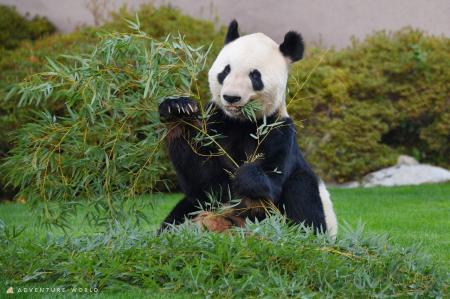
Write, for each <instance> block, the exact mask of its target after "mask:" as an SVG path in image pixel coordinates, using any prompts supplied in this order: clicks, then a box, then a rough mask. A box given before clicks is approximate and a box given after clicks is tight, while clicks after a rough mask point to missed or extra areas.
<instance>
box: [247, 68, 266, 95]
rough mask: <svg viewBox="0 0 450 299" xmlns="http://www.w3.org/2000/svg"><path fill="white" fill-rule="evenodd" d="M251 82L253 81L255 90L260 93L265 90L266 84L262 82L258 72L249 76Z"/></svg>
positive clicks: (253, 72)
mask: <svg viewBox="0 0 450 299" xmlns="http://www.w3.org/2000/svg"><path fill="white" fill-rule="evenodd" d="M249 77H250V80H251V81H252V86H253V90H255V91H260V90H263V88H264V83H263V82H262V78H261V73H260V72H259V71H258V70H253V71H251V72H250V74H249Z"/></svg>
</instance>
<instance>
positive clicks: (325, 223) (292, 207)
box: [279, 169, 337, 235]
mask: <svg viewBox="0 0 450 299" xmlns="http://www.w3.org/2000/svg"><path fill="white" fill-rule="evenodd" d="M279 208H280V210H281V211H282V212H284V213H285V214H286V216H287V217H288V218H289V219H290V220H292V221H293V222H295V223H302V222H304V224H305V225H307V226H311V227H314V228H315V229H317V230H323V231H325V230H326V231H328V232H329V233H330V235H335V234H336V230H337V225H336V217H335V215H334V211H333V206H332V204H331V200H330V197H329V194H328V192H327V191H326V188H325V186H324V185H323V183H322V182H319V181H318V180H317V178H316V177H315V175H314V174H312V173H311V172H309V171H303V170H302V169H299V170H297V171H295V172H294V173H293V174H292V175H291V176H290V177H289V178H288V180H287V181H286V183H285V184H284V186H283V192H282V196H281V200H280V202H279Z"/></svg>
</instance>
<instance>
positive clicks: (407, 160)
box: [397, 155, 419, 165]
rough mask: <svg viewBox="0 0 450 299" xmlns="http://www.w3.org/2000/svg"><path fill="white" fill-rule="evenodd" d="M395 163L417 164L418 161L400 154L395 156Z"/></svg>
mask: <svg viewBox="0 0 450 299" xmlns="http://www.w3.org/2000/svg"><path fill="white" fill-rule="evenodd" d="M397 165H419V162H418V161H417V160H416V159H414V158H413V157H411V156H407V155H400V156H398V158H397Z"/></svg>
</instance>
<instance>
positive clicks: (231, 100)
mask: <svg viewBox="0 0 450 299" xmlns="http://www.w3.org/2000/svg"><path fill="white" fill-rule="evenodd" d="M223 98H224V99H225V101H227V102H228V103H230V104H233V103H236V102H239V101H240V100H241V97H240V96H229V95H226V94H224V95H223Z"/></svg>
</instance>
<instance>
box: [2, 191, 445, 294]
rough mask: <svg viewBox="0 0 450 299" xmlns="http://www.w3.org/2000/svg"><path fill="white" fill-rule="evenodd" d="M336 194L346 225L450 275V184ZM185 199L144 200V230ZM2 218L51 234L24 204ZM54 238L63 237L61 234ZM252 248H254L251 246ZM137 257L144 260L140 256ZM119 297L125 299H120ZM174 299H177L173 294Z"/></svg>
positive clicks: (7, 206) (11, 206)
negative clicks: (416, 248)
mask: <svg viewBox="0 0 450 299" xmlns="http://www.w3.org/2000/svg"><path fill="white" fill-rule="evenodd" d="M331 194H332V198H333V202H334V205H335V210H336V213H337V216H338V220H339V222H340V223H341V224H342V223H344V222H347V223H348V224H349V225H350V226H352V227H355V226H357V224H358V223H359V222H362V223H364V224H365V230H366V231H369V232H374V233H377V234H388V235H389V236H390V237H391V238H392V240H391V242H390V243H397V244H400V245H401V246H405V247H408V246H412V245H415V244H418V243H420V244H421V247H422V248H423V251H425V252H426V253H428V254H430V256H431V258H432V260H434V261H435V262H437V263H438V264H441V265H442V269H441V270H444V271H448V267H449V266H450V251H449V250H448V248H450V229H449V228H450V222H449V219H450V184H436V185H424V186H407V187H395V188H367V189H363V188H358V189H331ZM180 197H181V195H180V194H164V195H158V196H156V195H155V196H153V197H145V198H144V199H145V200H148V201H149V203H153V204H154V207H153V208H152V207H151V205H150V204H149V208H148V212H147V213H148V217H149V219H151V221H150V223H148V224H145V225H143V226H142V228H143V229H155V228H157V226H158V224H159V223H160V221H161V220H162V219H163V218H164V217H165V215H166V214H167V213H168V212H169V211H170V209H171V208H172V207H173V206H174V205H175V204H176V202H177V201H178V200H179V199H180ZM0 219H2V220H3V221H4V222H5V223H6V224H7V225H10V226H11V225H20V224H21V225H27V228H26V230H25V231H24V233H23V234H22V236H21V237H20V238H30V237H31V238H32V239H41V238H44V236H45V235H46V233H47V231H46V230H45V229H44V228H42V227H39V226H36V225H33V222H32V219H31V217H29V210H28V208H27V207H26V206H25V205H23V204H20V203H3V204H1V205H0ZM72 223H73V226H74V227H76V230H75V231H74V232H73V234H75V235H79V236H82V235H84V234H86V233H91V232H92V231H93V230H94V229H93V228H92V227H88V226H87V225H86V223H84V221H83V219H82V218H81V217H78V218H76V219H74V220H73V222H72ZM55 233H56V234H58V232H57V231H56V232H55ZM39 237H40V238H39ZM194 237H195V236H194ZM213 238H214V237H213ZM216 241H217V240H215V241H214V242H216ZM222 245H223V244H222ZM155 246H156V245H155ZM247 246H250V245H249V244H247ZM134 254H137V255H139V253H136V252H135V253H134ZM180 254H184V253H180ZM223 254H226V253H223ZM0 255H1V253H0ZM0 261H1V260H0ZM204 267H206V266H205V265H204ZM177 269H178V268H177ZM198 275H200V274H198ZM0 279H1V278H0ZM230 283H231V282H230ZM182 292H183V291H182ZM133 294H134V295H132V296H135V295H139V294H145V289H134V290H133ZM152 294H153V295H154V293H152ZM200 294H203V293H200ZM147 295H148V294H147ZM166 295H167V293H164V292H162V293H161V295H160V296H162V297H165V296H166ZM116 296H117V298H121V296H119V295H118V294H117V295H116ZM158 296H159V295H158ZM169 296H171V297H172V293H169ZM125 298H126V297H125Z"/></svg>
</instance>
